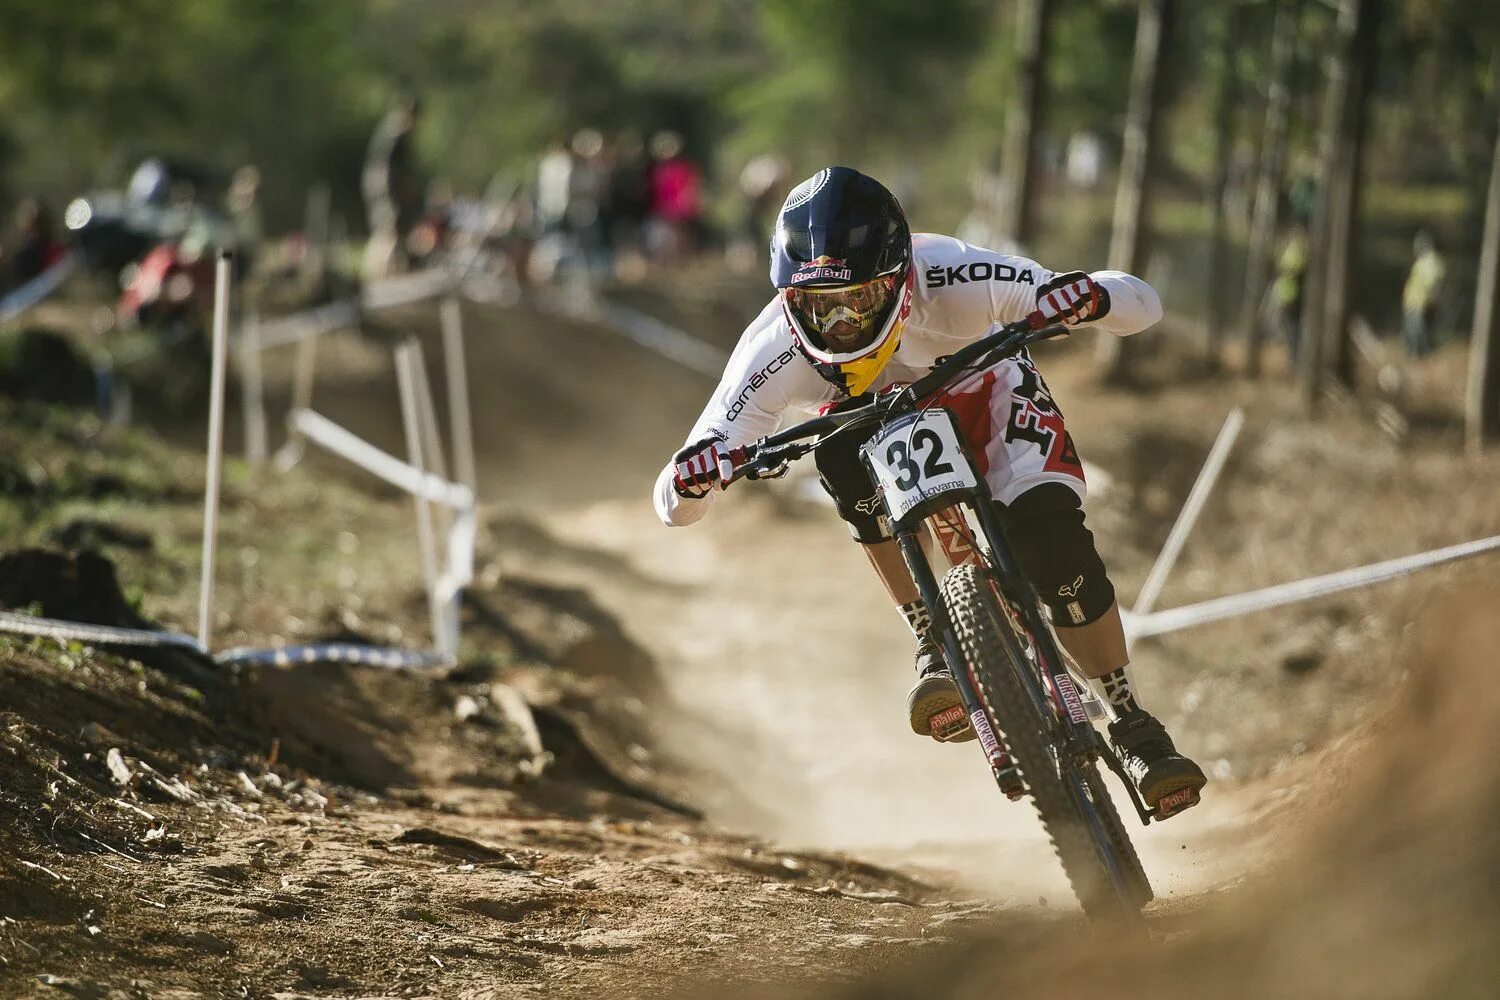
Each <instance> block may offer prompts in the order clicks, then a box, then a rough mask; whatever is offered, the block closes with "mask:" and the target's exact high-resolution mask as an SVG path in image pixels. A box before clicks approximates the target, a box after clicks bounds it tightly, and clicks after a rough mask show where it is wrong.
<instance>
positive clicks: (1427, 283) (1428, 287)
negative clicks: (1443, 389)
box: [1401, 229, 1448, 358]
mask: <svg viewBox="0 0 1500 1000" xmlns="http://www.w3.org/2000/svg"><path fill="white" fill-rule="evenodd" d="M1412 253H1413V260H1412V262H1411V271H1410V272H1409V273H1408V274H1407V276H1406V287H1405V288H1403V289H1402V290H1401V341H1402V343H1403V344H1404V345H1405V346H1406V353H1407V355H1408V356H1410V357H1413V358H1421V357H1426V356H1427V355H1428V354H1430V353H1431V352H1432V344H1433V336H1432V333H1433V330H1432V327H1433V321H1434V320H1435V319H1436V318H1437V309H1438V299H1439V296H1440V295H1441V294H1442V291H1443V281H1444V279H1445V278H1446V277H1447V275H1448V265H1447V262H1446V261H1444V260H1443V255H1442V254H1440V253H1439V252H1438V248H1437V242H1436V241H1435V240H1433V238H1432V234H1431V233H1429V232H1428V231H1427V230H1425V229H1423V230H1420V231H1418V233H1417V235H1416V238H1415V239H1414V240H1412Z"/></svg>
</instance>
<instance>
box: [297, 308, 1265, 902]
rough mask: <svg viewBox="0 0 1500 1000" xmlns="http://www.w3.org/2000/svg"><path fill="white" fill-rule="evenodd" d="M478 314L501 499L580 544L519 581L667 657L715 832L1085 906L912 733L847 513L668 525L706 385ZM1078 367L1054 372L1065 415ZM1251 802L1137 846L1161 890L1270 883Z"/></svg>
mask: <svg viewBox="0 0 1500 1000" xmlns="http://www.w3.org/2000/svg"><path fill="white" fill-rule="evenodd" d="M467 308H468V310H469V322H470V324H471V327H470V328H471V330H473V331H476V332H474V333H473V334H471V337H470V344H471V346H470V348H469V352H470V364H471V367H472V370H473V371H474V372H475V373H476V374H475V381H476V385H477V386H478V387H479V388H478V389H477V391H476V393H475V396H476V403H475V407H476V413H475V418H476V427H477V428H478V447H479V462H480V470H481V492H482V495H484V496H485V497H486V498H487V499H489V500H492V501H494V502H495V503H496V504H497V506H498V507H499V508H500V509H501V510H502V511H503V512H504V514H503V515H502V518H515V519H520V520H522V521H530V522H535V524H536V525H537V526H538V527H539V528H540V529H541V530H542V531H543V532H544V533H545V535H546V536H548V537H550V539H553V540H555V541H556V542H560V543H562V544H561V545H555V544H548V543H539V542H538V541H537V540H536V539H535V538H532V537H530V535H529V533H528V532H526V531H524V530H520V531H517V532H516V533H515V537H514V538H512V539H511V541H512V544H511V545H506V544H505V541H504V537H503V536H502V542H501V545H500V546H499V549H500V558H499V567H500V568H501V569H502V570H504V571H506V572H513V573H519V574H521V575H524V576H535V575H541V576H545V577H548V578H554V579H558V580H561V581H563V582H566V583H571V584H575V585H577V586H580V587H582V588H585V589H586V590H588V591H589V592H590V593H591V594H593V595H594V596H595V597H596V598H597V599H598V600H599V602H600V603H601V604H602V605H603V606H604V607H605V608H606V609H608V610H609V611H611V612H612V613H614V614H615V615H616V616H617V617H618V618H619V619H620V621H621V622H622V623H624V625H625V627H626V630H627V631H628V633H629V634H630V635H631V636H632V637H633V638H634V639H635V640H637V641H639V642H640V643H641V644H642V645H644V646H645V647H646V649H647V650H648V651H649V652H650V653H651V654H652V655H653V657H654V658H655V659H656V660H657V661H658V663H659V664H660V666H661V672H662V675H663V677H664V680H665V684H666V686H667V690H668V693H669V694H670V696H671V698H672V700H673V701H674V702H675V703H676V704H677V705H678V706H683V707H684V708H682V709H677V710H674V709H663V715H662V716H661V717H660V719H659V722H660V727H659V731H658V733H657V738H658V740H660V741H661V742H662V743H663V744H664V745H666V746H667V747H668V748H670V749H671V750H673V751H675V752H676V753H678V754H680V755H682V756H684V757H686V758H688V759H692V760H697V761H700V762H703V763H704V764H705V765H706V766H707V767H708V769H709V770H710V771H712V772H715V773H718V774H722V775H724V776H726V778H725V780H724V781H723V784H722V786H717V785H715V786H710V787H704V788H699V789H697V790H696V791H697V793H698V797H699V798H700V799H702V800H704V801H706V802H707V803H708V812H709V815H710V817H711V818H712V819H715V820H717V821H719V822H722V823H724V824H725V825H726V826H728V827H730V828H732V829H737V830H745V831H749V832H753V833H756V834H758V835H762V836H767V837H772V838H775V839H776V840H778V841H779V842H782V843H788V844H795V845H808V846H814V847H820V848H836V849H846V850H858V851H863V852H867V853H868V854H871V855H878V856H879V857H881V858H882V859H884V860H886V861H888V862H890V863H893V864H907V865H912V864H916V865H918V866H919V867H921V868H923V869H924V870H925V869H928V868H931V869H933V870H935V871H938V872H942V873H944V874H947V875H952V874H954V873H957V874H958V875H959V876H960V877H961V878H962V879H963V880H964V881H965V882H968V883H969V884H972V885H974V886H975V887H976V888H982V889H983V890H984V891H986V892H987V893H989V894H992V895H993V896H994V897H995V898H996V899H997V900H1000V901H1006V902H1026V903H1034V902H1035V901H1036V900H1037V899H1038V898H1039V897H1044V898H1047V899H1050V900H1054V901H1067V900H1069V899H1070V894H1069V892H1068V889H1067V886H1066V883H1065V881H1064V879H1063V877H1062V875H1061V872H1060V870H1057V866H1056V865H1055V864H1054V863H1051V862H1050V861H1049V860H1048V857H1049V856H1048V853H1047V846H1046V843H1045V841H1044V840H1043V839H1042V834H1041V831H1040V827H1039V825H1038V824H1037V822H1036V821H1035V819H1034V816H1033V815H1032V812H1031V810H1030V809H1029V807H1027V806H1025V805H1020V806H1017V805H1013V804H1010V803H1007V802H1006V801H1005V800H1004V799H1003V798H1002V797H1001V796H999V795H998V794H996V793H995V791H994V789H993V788H992V787H991V786H990V782H989V778H988V772H987V770H986V769H985V767H984V765H983V762H982V760H981V759H980V756H979V755H978V754H977V753H973V752H969V751H971V750H972V747H941V746H937V745H935V744H932V743H930V742H929V741H924V740H918V739H916V738H915V737H913V736H911V735H910V734H909V733H908V732H906V730H905V727H904V725H903V724H902V719H903V717H902V714H901V713H902V705H903V704H904V696H905V692H906V688H907V686H908V685H909V683H910V676H909V670H910V646H911V639H910V635H909V633H908V632H907V631H906V629H905V627H904V626H903V625H902V623H901V622H900V620H899V618H898V617H897V616H896V615H895V614H894V613H893V611H892V609H891V608H890V607H889V604H888V601H887V599H886V598H885V596H884V594H883V593H882V592H881V590H880V588H879V585H878V583H877V582H876V581H875V579H874V577H873V576H872V575H871V573H870V572H869V570H868V568H867V567H866V565H865V563H864V560H863V557H862V555H861V554H860V552H859V551H858V549H857V547H856V546H855V545H853V544H852V543H851V542H850V541H849V539H848V537H847V533H846V529H845V528H844V527H843V526H842V524H841V523H840V522H839V521H838V519H837V518H836V517H835V516H834V515H833V514H832V512H831V511H830V510H828V509H827V508H825V507H822V506H820V505H817V504H813V503H807V502H803V501H800V500H797V499H795V497H793V496H792V495H791V491H786V490H782V491H773V490H770V489H757V488H755V486H754V484H749V488H741V489H739V490H737V491H736V492H735V493H733V494H731V495H727V496H725V497H723V498H721V501H722V502H720V503H719V504H718V506H717V507H716V509H715V510H714V512H713V514H712V516H710V517H709V518H708V519H706V520H705V521H704V522H701V523H700V524H698V525H695V526H694V527H693V528H691V529H673V530H669V529H666V528H664V527H662V526H661V525H660V523H659V522H658V521H657V520H656V518H655V516H654V514H653V512H652V511H651V508H650V502H649V495H650V488H651V484H652V482H653V481H654V478H655V475H656V472H657V470H658V469H659V468H660V466H661V464H662V463H663V462H664V460H665V458H666V457H667V456H669V455H670V454H671V452H672V451H673V450H674V449H675V448H676V447H678V446H679V445H680V443H681V436H682V435H683V433H684V432H685V429H686V428H687V427H688V426H689V425H690V424H691V423H692V421H693V420H694V419H695V417H696V416H697V413H698V410H699V408H700V407H701V406H702V403H703V400H704V399H705V398H706V396H707V393H708V391H709V389H710V388H711V384H710V382H709V380H707V379H705V378H703V377H702V376H701V375H697V374H695V373H692V372H690V371H687V370H685V369H682V368H680V367H679V366H677V365H676V364H675V363H673V362H671V361H669V360H666V359H663V358H659V357H657V356H655V355H652V354H650V353H648V352H646V351H644V350H643V349H641V348H639V347H638V346H636V345H634V344H631V343H629V342H626V341H624V340H623V339H620V338H618V337H617V336H616V335H613V334H610V333H607V332H604V331H602V330H600V329H598V328H596V327H593V326H590V325H587V324H582V323H574V322H569V321H565V320H558V319H555V318H552V317H549V316H543V315H535V314H530V313H527V312H516V311H506V312H499V311H494V310H487V309H483V308H477V307H472V306H470V307H467ZM413 318H414V319H415V320H417V321H418V322H420V319H421V318H420V316H417V317H413ZM732 322H733V321H732V317H727V318H724V319H721V321H720V323H721V325H720V326H718V327H711V328H710V329H709V330H708V331H707V334H706V335H707V336H709V337H710V338H717V339H718V340H720V341H721V342H722V341H723V340H724V337H725V331H727V330H728V327H729V326H730V325H732ZM428 343H429V350H430V351H434V352H435V351H436V349H437V347H436V344H435V343H433V342H432V341H431V340H430V339H429V342H428ZM434 356H435V355H434ZM560 360H562V361H563V362H564V363H561V364H559V361H560ZM1074 372H1075V369H1074V368H1064V369H1063V377H1062V378H1054V381H1056V382H1057V385H1056V386H1055V388H1056V389H1057V391H1058V392H1059V394H1060V396H1061V398H1062V399H1064V400H1068V399H1070V398H1071V396H1072V395H1073V390H1074V389H1075V385H1074V384H1073V383H1074V382H1080V381H1081V379H1080V378H1077V377H1076V376H1075V374H1074ZM1070 376H1072V377H1070ZM1076 388H1077V391H1078V392H1079V393H1080V394H1081V393H1082V392H1083V391H1084V390H1083V388H1082V387H1081V386H1077V387H1076ZM325 392H327V395H325V396H324V397H323V399H321V400H320V401H319V403H318V405H319V406H320V407H324V408H326V409H327V410H328V412H329V413H330V414H331V415H333V416H334V417H335V418H337V419H346V420H348V421H350V423H351V425H353V426H356V427H357V428H361V429H362V430H363V432H364V433H368V434H370V435H371V436H372V437H374V438H375V439H376V440H377V441H383V442H385V443H386V444H387V446H389V447H391V448H393V449H396V450H399V447H400V445H399V427H398V426H397V425H396V424H395V422H394V420H392V419H390V418H391V415H390V414H389V413H388V412H385V413H378V414H377V413H372V412H370V411H369V410H368V409H366V408H364V407H360V406H359V405H358V399H357V398H351V396H350V395H349V394H347V393H345V392H344V391H343V390H340V389H335V390H333V391H332V392H328V391H327V390H325V389H323V388H321V387H320V393H325ZM1070 413H1071V414H1072V417H1071V419H1072V420H1073V423H1074V425H1075V427H1076V429H1075V431H1074V433H1075V436H1077V437H1078V438H1079V439H1080V440H1082V441H1087V440H1089V439H1090V437H1091V434H1090V432H1091V430H1094V428H1091V427H1090V426H1089V422H1088V416H1087V414H1086V413H1085V414H1084V415H1083V417H1082V419H1080V415H1079V414H1078V413H1077V412H1074V411H1072V410H1070ZM375 417H383V418H384V419H383V420H376V419H373V418H375ZM522 428H524V430H522ZM803 471H810V470H803ZM600 553H604V554H607V555H608V556H610V557H612V558H611V560H610V561H609V562H608V563H607V564H603V565H601V561H600V560H599V558H598V556H599V554H600ZM675 711H684V712H686V713H687V714H686V716H684V717H674V712H675ZM1246 808H1247V806H1246V805H1245V804H1244V803H1242V802H1240V801H1238V800H1236V801H1234V802H1229V801H1226V800H1225V799H1223V798H1219V799H1218V800H1217V801H1216V800H1215V798H1214V797H1210V799H1209V805H1208V806H1207V807H1206V808H1203V809H1200V810H1198V812H1197V813H1196V814H1188V815H1187V816H1184V817H1183V818H1181V819H1180V820H1178V821H1177V822H1176V823H1175V824H1173V827H1171V828H1165V827H1164V828H1154V827H1153V828H1151V829H1142V830H1139V831H1137V833H1138V836H1139V846H1140V848H1141V850H1142V851H1143V852H1144V853H1145V854H1146V856H1147V857H1148V860H1149V861H1151V862H1155V861H1158V860H1159V861H1160V862H1161V863H1160V864H1153V874H1154V876H1155V877H1156V879H1157V881H1158V884H1159V889H1160V891H1161V894H1162V895H1163V896H1166V895H1168V894H1170V893H1174V892H1184V891H1187V890H1188V889H1189V888H1191V887H1197V886H1201V885H1203V884H1205V883H1220V882H1222V881H1224V880H1225V879H1227V878H1232V877H1236V876H1238V875H1239V874H1241V873H1242V872H1243V871H1246V870H1250V869H1253V868H1254V867H1256V866H1257V865H1258V863H1259V859H1258V858H1256V857H1246V856H1241V857H1238V858H1234V859H1233V860H1226V852H1225V850H1224V846H1225V844H1226V843H1231V842H1234V841H1235V840H1236V837H1235V836H1233V835H1232V831H1235V830H1237V829H1238V828H1239V827H1240V824H1241V819H1242V816H1243V814H1244V811H1245V809H1246ZM1210 833H1212V834H1213V836H1212V837H1210V836H1208V835H1209V834H1210ZM1209 845H1212V846H1209Z"/></svg>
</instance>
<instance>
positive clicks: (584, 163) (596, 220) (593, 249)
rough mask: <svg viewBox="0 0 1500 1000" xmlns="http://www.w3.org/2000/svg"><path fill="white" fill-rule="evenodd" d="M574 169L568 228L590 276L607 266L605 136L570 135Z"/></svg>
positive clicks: (580, 132)
mask: <svg viewBox="0 0 1500 1000" xmlns="http://www.w3.org/2000/svg"><path fill="white" fill-rule="evenodd" d="M572 151H573V169H572V172H571V173H570V174H569V176H568V212H567V214H568V228H569V229H570V230H571V231H572V233H573V238H574V240H575V241H576V242H577V246H578V250H579V252H580V253H581V255H582V257H583V263H584V265H585V266H586V267H587V268H588V269H589V272H590V273H591V274H598V273H600V272H602V271H604V270H606V269H608V267H609V242H608V237H607V234H606V233H605V231H604V216H605V202H606V201H607V200H608V198H609V173H610V171H609V163H608V161H607V160H606V159H605V155H604V136H603V135H602V134H600V132H599V131H598V130H597V129H592V128H585V129H579V130H578V132H577V134H575V135H574V136H573V142H572Z"/></svg>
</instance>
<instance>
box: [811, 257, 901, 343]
mask: <svg viewBox="0 0 1500 1000" xmlns="http://www.w3.org/2000/svg"><path fill="white" fill-rule="evenodd" d="M899 277H900V276H899V275H894V274H887V275H883V276H881V277H879V278H876V279H874V280H873V281H866V282H863V283H861V284H858V285H841V286H839V287H837V288H789V289H787V305H788V306H789V307H790V308H791V310H792V315H794V316H795V317H796V318H797V322H798V323H800V324H801V325H802V329H803V330H805V331H806V332H807V333H808V334H810V335H812V336H814V337H817V338H818V339H819V340H821V341H822V342H823V347H824V348H825V349H826V350H829V351H832V352H834V353H836V354H849V353H852V352H855V351H862V350H864V349H865V348H867V347H869V346H870V345H871V344H872V343H874V341H875V337H876V335H877V334H878V333H879V332H880V321H881V320H882V319H884V318H885V312H886V308H887V307H888V306H889V305H890V304H891V301H892V300H893V299H894V298H895V296H896V287H897V283H898V279H899Z"/></svg>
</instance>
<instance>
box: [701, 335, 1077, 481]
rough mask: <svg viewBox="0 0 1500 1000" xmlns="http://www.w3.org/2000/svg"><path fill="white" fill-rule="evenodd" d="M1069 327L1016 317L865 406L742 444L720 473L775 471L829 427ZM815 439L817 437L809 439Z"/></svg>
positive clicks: (862, 419) (874, 412) (901, 405)
mask: <svg viewBox="0 0 1500 1000" xmlns="http://www.w3.org/2000/svg"><path fill="white" fill-rule="evenodd" d="M1067 334H1068V328H1067V327H1065V326H1060V325H1054V326H1046V327H1041V328H1035V327H1033V326H1032V325H1031V324H1030V323H1029V322H1028V321H1027V320H1024V319H1023V320H1019V321H1017V322H1015V323H1009V324H1006V325H1005V326H1002V327H1001V328H1000V329H999V330H996V331H995V332H994V333H991V334H989V335H988V336H985V337H981V338H980V339H979V340H976V341H974V343H972V344H969V345H967V346H965V347H964V348H962V349H960V350H959V351H957V352H955V353H954V354H951V355H949V356H948V357H946V358H944V359H943V360H942V361H941V362H939V363H938V364H936V365H934V366H933V368H932V370H931V371H929V372H928V373H927V374H926V375H923V376H922V377H921V378H919V379H917V380H916V381H915V382H912V383H910V384H908V385H906V386H904V387H902V388H901V389H899V390H897V391H895V392H889V393H886V394H885V395H883V396H876V397H875V399H874V400H873V401H872V402H870V403H867V404H866V405H864V406H858V407H855V408H853V409H849V410H839V411H837V412H834V413H828V414H824V415H823V416H820V417H813V418H812V419H811V420H804V421H803V422H802V423H800V424H795V425H793V426H791V427H788V428H787V429H786V430H783V431H778V432H776V433H775V434H771V435H768V436H766V437H763V438H761V439H760V440H759V441H757V442H755V443H754V444H751V445H747V446H746V447H745V448H744V449H743V454H742V456H736V457H737V458H739V459H740V460H739V461H737V462H736V463H735V464H734V465H733V468H732V470H730V471H729V474H728V475H726V476H724V477H723V479H724V487H725V488H726V489H727V488H728V487H729V486H730V485H731V484H732V483H736V482H738V481H739V480H741V479H745V478H750V479H757V478H760V477H762V476H766V475H770V474H779V472H780V471H781V470H782V469H783V468H784V467H785V466H786V465H787V464H788V463H789V462H794V461H796V460H797V459H799V458H802V457H803V456H804V455H806V454H807V453H808V452H810V451H812V450H813V449H814V448H816V447H818V445H819V444H821V443H822V441H823V439H824V438H825V437H827V436H828V435H829V434H830V433H832V432H833V431H836V430H838V429H839V428H841V427H848V426H849V425H851V424H862V423H868V422H870V421H873V420H884V419H887V418H889V417H892V416H896V415H899V414H902V413H906V412H909V411H911V410H914V409H916V407H917V403H918V402H919V401H920V400H922V399H925V398H926V397H928V396H930V395H932V394H933V393H935V392H937V391H938V390H939V389H942V388H943V387H944V386H946V385H947V384H948V383H949V382H951V381H953V380H954V379H955V378H957V377H958V376H959V375H961V374H963V373H965V372H969V371H977V370H979V369H982V368H988V367H989V366H990V365H993V364H994V363H995V362H997V361H1000V360H1001V359H1003V358H1007V357H1009V356H1011V355H1013V354H1016V353H1018V352H1019V351H1021V350H1022V349H1024V348H1026V347H1028V346H1030V345H1031V344H1035V343H1036V342H1038V341H1041V340H1050V339H1052V338H1053V337H1059V336H1066V335H1067ZM810 438H815V439H816V440H809V439H810Z"/></svg>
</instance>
